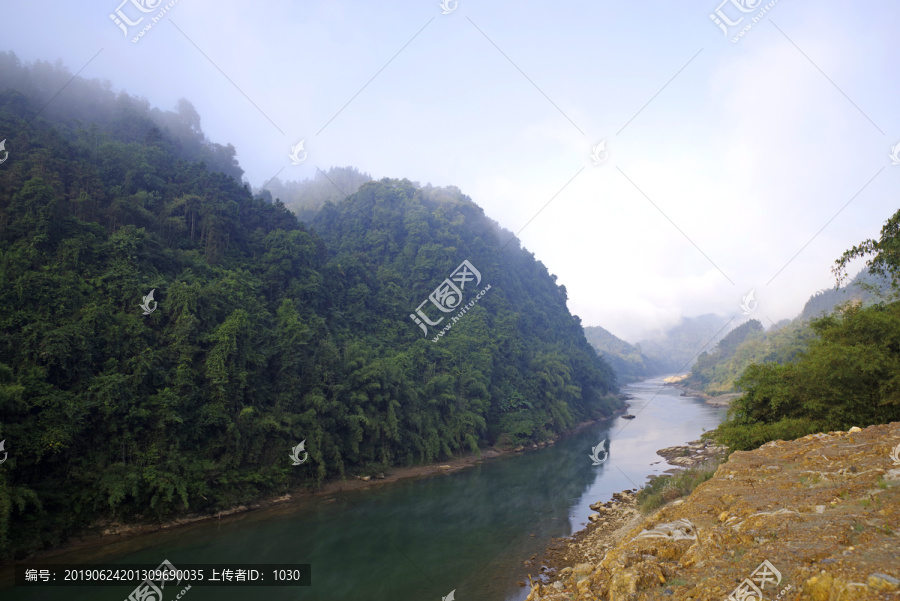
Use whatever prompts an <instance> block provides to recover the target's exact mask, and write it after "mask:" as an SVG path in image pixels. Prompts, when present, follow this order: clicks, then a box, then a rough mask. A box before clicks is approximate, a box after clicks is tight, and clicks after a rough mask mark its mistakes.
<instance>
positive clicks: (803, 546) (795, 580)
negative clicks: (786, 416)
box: [528, 422, 900, 601]
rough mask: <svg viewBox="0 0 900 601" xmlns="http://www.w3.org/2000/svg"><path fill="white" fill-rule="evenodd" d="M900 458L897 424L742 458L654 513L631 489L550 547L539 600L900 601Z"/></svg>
mask: <svg viewBox="0 0 900 601" xmlns="http://www.w3.org/2000/svg"><path fill="white" fill-rule="evenodd" d="M690 446H691V445H688V448H690ZM672 449H673V450H671V453H669V454H676V455H677V453H679V452H680V451H678V450H677V449H678V447H673V448H672ZM707 449H708V447H707ZM664 450H665V449H664ZM898 455H900V422H894V423H892V424H882V425H877V426H871V427H869V428H866V429H864V430H861V429H859V428H852V429H851V430H850V431H849V432H829V433H827V434H824V433H820V434H813V435H810V436H805V437H803V438H800V439H798V440H794V441H787V442H786V441H774V442H770V443H768V444H765V445H763V446H762V447H761V448H759V449H757V450H755V451H750V452H742V451H737V452H735V453H733V454H732V455H731V456H730V457H729V459H728V461H727V462H726V463H724V464H722V465H721V466H719V469H718V471H717V472H716V474H715V476H714V477H713V478H712V479H711V480H709V481H707V482H705V483H703V484H701V485H700V486H699V487H697V489H695V490H694V492H693V493H692V494H691V495H690V496H689V497H687V498H686V499H684V500H680V499H679V500H677V501H674V502H672V503H670V504H669V505H667V506H665V507H663V508H662V509H660V510H659V511H657V512H655V513H653V514H651V515H649V516H647V517H643V516H640V515H639V514H637V512H636V511H635V510H634V507H633V500H632V499H633V497H632V495H631V493H622V494H620V495H619V496H618V498H617V499H614V500H613V501H611V502H610V503H609V504H604V507H605V506H607V505H608V506H609V508H612V507H613V505H614V504H615V505H616V507H615V509H614V510H613V511H612V512H609V511H606V510H604V511H603V512H602V514H601V515H602V516H603V518H604V519H603V520H599V519H598V520H596V521H595V522H594V523H592V524H590V525H588V527H587V528H585V529H584V530H583V531H581V532H579V533H578V534H577V535H576V536H575V537H573V539H563V540H561V541H556V544H555V546H554V548H552V549H548V555H547V556H546V557H545V558H544V559H545V560H546V561H547V562H548V563H547V564H546V569H544V570H542V575H543V576H544V577H543V578H542V577H539V578H538V579H536V580H534V583H533V588H532V590H531V593H530V595H529V596H528V600H529V601H538V600H541V601H619V600H625V599H629V600H631V599H635V600H650V599H673V600H680V599H685V600H687V599H691V600H693V601H701V600H709V601H713V600H715V601H721V600H722V599H725V598H727V597H728V596H729V595H733V596H734V597H735V598H745V597H746V598H748V599H749V598H750V597H749V596H747V595H752V596H753V598H755V599H759V598H760V597H763V598H765V599H776V598H778V599H781V600H785V599H788V600H796V599H814V600H822V601H825V600H828V601H850V600H854V599H898V598H900V457H898ZM673 458H677V456H676V457H673ZM608 514H614V515H608ZM554 561H555V562H556V563H554Z"/></svg>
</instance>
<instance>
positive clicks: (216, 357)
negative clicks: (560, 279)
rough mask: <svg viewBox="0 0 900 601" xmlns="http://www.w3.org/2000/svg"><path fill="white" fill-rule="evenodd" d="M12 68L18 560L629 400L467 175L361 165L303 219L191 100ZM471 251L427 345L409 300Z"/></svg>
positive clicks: (6, 419) (540, 427)
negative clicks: (447, 177)
mask: <svg viewBox="0 0 900 601" xmlns="http://www.w3.org/2000/svg"><path fill="white" fill-rule="evenodd" d="M70 79H71V82H69V80H70ZM0 81H2V82H4V86H9V87H4V89H0V131H2V132H4V133H3V134H2V135H3V136H4V137H5V138H6V139H7V142H6V150H7V151H8V152H9V156H8V160H7V161H6V162H5V163H4V164H3V165H2V167H0V329H2V331H3V332H4V336H2V337H0V440H5V452H7V453H8V458H7V460H6V461H5V462H4V463H2V464H0V558H5V559H10V558H13V557H22V556H24V555H26V554H27V553H28V552H29V551H32V550H35V549H39V548H41V547H45V546H52V545H56V544H58V543H60V542H61V541H62V540H64V539H65V537H66V536H68V535H70V534H72V533H74V532H78V531H79V530H80V529H83V528H85V527H86V526H89V525H90V524H93V523H95V522H96V521H97V520H100V519H114V520H119V521H124V522H127V521H129V520H145V521H151V520H160V521H162V520H165V519H167V518H171V517H172V516H175V515H177V514H180V513H182V512H187V511H191V512H215V511H217V510H222V509H227V508H229V507H233V506H236V505H239V504H248V503H251V502H253V501H254V500H255V499H258V498H260V497H262V496H268V495H276V494H281V493H283V492H285V491H287V490H291V489H294V488H297V487H309V488H314V487H317V486H320V485H321V484H322V483H323V482H324V481H325V480H327V479H337V478H344V477H349V476H352V475H354V474H357V473H361V472H371V471H372V470H373V469H374V468H375V467H378V466H381V467H388V466H391V465H417V464H423V463H429V462H432V461H434V460H440V459H444V458H448V457H452V456H454V455H459V454H461V453H466V452H470V451H476V450H477V449H478V448H479V447H484V446H487V445H495V444H500V445H502V444H510V445H518V444H524V443H527V442H540V441H543V440H547V439H549V438H551V437H553V436H554V435H556V434H558V433H560V432H563V431H566V430H568V429H570V428H572V427H573V426H574V425H575V424H577V423H579V422H582V421H585V420H590V419H597V418H603V417H608V416H611V415H612V414H613V413H614V411H615V410H617V409H618V408H620V407H621V406H622V402H621V401H620V400H619V399H618V398H616V396H615V395H614V393H615V392H616V391H617V383H616V380H615V375H614V373H613V372H612V369H611V368H610V366H609V365H608V364H607V363H606V362H605V361H604V360H603V359H602V358H600V357H598V356H597V354H596V353H595V352H594V351H593V349H591V347H590V346H589V345H588V343H587V341H586V340H585V338H584V334H583V331H582V328H581V324H580V320H579V319H578V318H577V317H575V316H572V315H571V314H570V313H569V311H568V309H567V306H566V301H567V297H566V290H565V287H563V286H559V285H557V284H556V281H555V279H556V278H555V276H553V275H551V274H550V273H549V272H548V270H547V268H546V267H545V266H544V265H543V264H541V263H540V262H539V261H537V260H536V259H535V258H534V255H533V254H531V253H529V252H527V251H526V250H525V249H523V248H521V247H520V245H519V243H518V241H517V240H516V239H515V238H514V236H513V235H512V234H511V233H510V232H507V231H505V230H503V229H501V228H500V227H499V226H498V225H497V224H496V223H495V222H493V221H491V220H490V219H488V218H487V217H486V216H485V215H484V212H483V211H482V209H481V208H480V207H478V206H477V205H476V204H475V203H474V202H472V200H471V199H470V198H468V197H466V196H465V195H463V194H462V193H461V192H460V191H459V190H458V189H456V188H452V187H450V188H432V187H430V186H419V185H416V184H414V183H412V182H409V181H408V180H389V179H384V180H381V181H379V182H364V181H360V180H364V179H366V178H367V177H368V176H362V175H360V176H359V177H356V176H354V175H353V174H352V173H345V175H347V177H348V181H352V182H353V185H357V184H358V185H359V189H358V191H357V192H356V193H354V194H353V195H351V196H349V197H347V198H343V199H342V200H340V201H339V202H337V203H334V202H330V201H328V200H327V199H326V200H323V202H324V205H323V206H322V207H321V208H320V209H319V210H318V211H317V212H316V214H315V217H313V218H312V220H311V222H310V223H307V224H304V223H301V222H299V221H298V219H297V218H296V217H295V215H294V214H292V213H291V212H290V211H289V210H288V209H287V208H286V207H285V206H284V204H283V203H281V202H280V201H279V200H277V199H275V200H274V201H273V202H269V200H268V197H267V196H266V195H265V194H260V195H255V196H254V195H253V194H252V193H251V191H250V189H249V187H248V186H247V185H246V184H242V183H241V181H240V177H241V174H242V170H241V169H240V167H239V165H238V164H237V161H236V160H234V156H235V151H234V148H233V147H231V146H221V145H218V144H214V143H211V142H210V141H209V140H207V139H206V137H205V136H204V134H203V132H202V130H201V129H200V121H199V116H198V115H197V114H196V111H194V110H193V107H191V106H190V103H188V102H187V101H181V102H179V104H178V110H177V111H176V112H168V111H160V110H158V109H151V108H150V107H149V105H148V104H147V103H146V101H143V100H141V99H137V98H134V97H131V96H129V95H128V94H125V93H118V94H117V93H115V92H113V91H111V90H110V89H109V86H108V85H103V84H101V83H98V82H92V81H87V80H83V79H80V78H74V79H72V78H71V74H69V73H67V72H65V71H64V70H62V69H61V68H58V67H51V66H50V65H48V64H45V63H38V64H36V65H33V66H31V67H27V66H23V65H21V64H20V63H19V61H18V59H16V57H15V56H14V55H13V54H12V53H5V54H0ZM67 82H68V84H67ZM66 85H68V86H69V87H68V88H67V89H66V96H65V102H60V101H55V100H54V98H53V95H54V94H55V93H56V91H58V90H60V89H62V88H63V87H65V86H66ZM306 208H307V209H310V210H311V209H312V208H314V207H312V205H309V206H307V207H306ZM464 260H468V261H469V262H470V264H471V265H472V266H474V267H475V268H476V269H477V270H478V271H479V272H480V278H481V282H480V283H479V285H478V290H482V289H484V288H486V287H487V286H490V290H489V291H488V292H487V293H486V294H485V295H484V298H482V299H481V300H480V301H479V302H478V303H477V304H474V305H473V306H472V307H471V308H470V309H469V310H468V311H467V312H466V313H465V314H464V315H463V316H462V317H461V318H460V319H459V321H458V322H457V323H455V324H454V325H453V327H452V329H450V330H449V331H448V332H447V333H446V335H444V336H443V337H441V338H440V339H439V340H438V341H437V342H432V336H435V335H436V334H435V333H432V334H431V335H430V336H428V337H424V336H423V333H422V330H421V329H420V328H419V326H418V325H417V324H416V323H414V321H413V320H412V319H410V314H413V313H414V312H415V310H416V307H417V306H419V305H420V303H422V302H423V301H428V298H429V295H430V294H432V293H433V292H434V291H435V289H436V287H438V286H439V285H440V284H441V283H442V282H443V281H444V280H445V279H446V278H448V277H450V274H451V273H452V272H453V271H454V270H455V269H456V268H457V267H458V266H459V265H461V264H462V262H463V261H464ZM472 286H474V282H472V281H470V282H469V287H466V288H465V294H466V296H465V298H464V303H467V302H470V301H471V299H472V298H473V297H474V292H477V291H478V290H475V291H474V292H472V293H471V294H470V290H471V289H472V288H471V287H472ZM151 290H152V291H153V293H154V294H153V297H152V299H148V298H147V295H148V293H150V292H151ZM445 300H446V299H445ZM453 300H455V299H450V300H448V301H447V302H448V303H450V302H451V301H453ZM142 305H143V306H142ZM428 306H429V307H431V303H430V302H428ZM439 314H440V313H439V311H437V310H436V309H431V310H430V311H429V315H431V317H432V319H436V318H437V317H438V315H439ZM454 314H455V312H454ZM448 321H449V317H445V319H444V321H443V323H442V324H441V325H444V324H445V323H447V322H448ZM301 441H303V442H304V447H303V448H302V449H299V450H298V451H297V452H295V453H294V455H295V456H296V457H297V460H301V459H302V462H300V464H299V465H296V464H295V463H296V462H295V461H292V458H291V457H290V454H291V452H292V449H295V448H297V446H298V445H299V443H300V442H301ZM307 453H308V455H307Z"/></svg>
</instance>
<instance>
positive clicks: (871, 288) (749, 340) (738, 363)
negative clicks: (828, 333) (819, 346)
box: [683, 270, 890, 395]
mask: <svg viewBox="0 0 900 601" xmlns="http://www.w3.org/2000/svg"><path fill="white" fill-rule="evenodd" d="M889 290H890V280H889V279H888V278H886V277H879V276H875V275H872V274H871V273H869V272H868V271H867V270H864V271H862V272H860V273H859V274H858V275H857V276H856V277H855V278H853V280H852V281H851V282H850V284H849V285H848V286H846V287H845V288H841V289H840V290H838V289H835V288H832V289H830V290H820V291H819V292H817V293H815V294H814V295H813V296H811V297H810V299H809V300H808V301H807V302H806V305H805V306H804V307H803V311H802V312H801V313H800V315H798V316H797V317H796V318H794V319H793V320H782V321H780V322H778V323H777V324H775V325H774V326H772V327H771V328H769V330H768V331H765V332H764V331H763V328H762V325H761V324H760V323H759V322H758V321H757V320H755V319H753V320H750V321H747V322H744V323H743V324H741V325H739V326H737V327H736V328H734V329H733V330H731V332H729V333H728V335H726V336H725V337H724V338H723V339H722V340H721V341H720V342H719V344H718V345H717V347H716V348H715V349H714V350H713V351H712V352H709V353H705V352H704V353H701V355H700V357H699V358H698V360H697V363H695V364H694V366H693V367H692V368H691V373H690V376H689V377H688V378H687V379H686V380H685V381H684V382H683V384H684V385H685V386H688V387H690V388H692V389H695V390H700V391H702V392H705V393H706V394H710V395H717V394H724V393H727V392H734V391H735V385H734V382H735V381H736V380H737V379H738V378H739V377H740V376H741V374H742V373H743V372H744V370H745V369H746V368H747V366H749V365H750V364H752V363H760V364H762V363H777V364H784V363H789V362H791V361H794V360H795V359H797V357H798V356H799V355H800V353H801V352H803V350H804V349H805V348H806V346H807V344H808V343H809V341H810V340H811V339H812V338H813V337H814V336H815V334H814V333H813V331H812V329H810V327H809V321H810V319H813V318H816V317H821V316H822V315H825V314H829V313H831V312H833V311H834V309H835V308H836V307H837V306H838V305H839V304H841V303H844V302H847V301H858V302H860V303H861V304H863V305H870V304H873V303H875V302H878V300H879V299H880V298H881V296H880V295H885V294H887V293H888V292H889Z"/></svg>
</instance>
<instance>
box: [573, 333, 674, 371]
mask: <svg viewBox="0 0 900 601" xmlns="http://www.w3.org/2000/svg"><path fill="white" fill-rule="evenodd" d="M584 336H585V338H587V341H588V342H589V343H590V345H591V346H592V347H594V349H595V350H596V351H597V352H598V353H599V354H600V355H601V356H602V357H603V358H604V359H606V360H607V361H608V362H609V364H610V365H611V366H612V368H613V370H614V371H615V372H616V378H617V379H618V381H619V382H620V383H622V384H627V383H630V382H636V381H638V380H642V379H644V378H648V377H650V376H655V375H658V374H661V373H663V372H664V371H666V370H665V367H663V366H661V365H660V364H659V361H655V360H653V359H651V358H650V357H648V356H647V355H645V354H644V353H643V351H641V345H640V344H637V345H632V344H629V343H628V342H625V341H624V340H622V339H621V338H619V337H618V336H615V335H614V334H612V333H611V332H609V331H608V330H606V329H605V328H602V327H600V326H586V327H585V328H584Z"/></svg>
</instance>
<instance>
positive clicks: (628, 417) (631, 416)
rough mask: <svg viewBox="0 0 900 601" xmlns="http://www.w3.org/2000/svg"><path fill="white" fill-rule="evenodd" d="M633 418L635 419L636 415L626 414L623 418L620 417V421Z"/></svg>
mask: <svg viewBox="0 0 900 601" xmlns="http://www.w3.org/2000/svg"><path fill="white" fill-rule="evenodd" d="M635 417H637V416H636V415H631V414H630V413H629V414H627V415H623V416H622V419H634V418H635Z"/></svg>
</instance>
